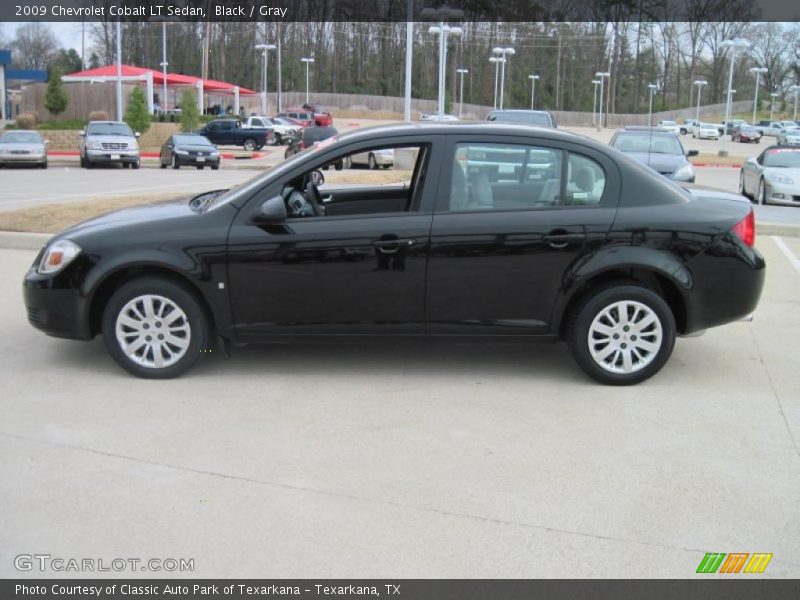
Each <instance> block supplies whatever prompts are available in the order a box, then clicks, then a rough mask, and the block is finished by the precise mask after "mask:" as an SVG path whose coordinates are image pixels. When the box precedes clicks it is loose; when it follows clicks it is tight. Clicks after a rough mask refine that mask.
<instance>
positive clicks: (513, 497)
mask: <svg viewBox="0 0 800 600" xmlns="http://www.w3.org/2000/svg"><path fill="white" fill-rule="evenodd" d="M757 243H758V247H759V248H760V249H761V251H762V252H763V253H764V255H765V256H766V258H767V262H768V277H767V283H766V288H765V290H764V295H763V297H762V301H761V304H760V306H759V309H758V311H757V313H756V316H755V320H754V321H753V322H750V323H746V322H739V323H734V324H731V325H728V326H725V327H721V328H718V329H714V330H710V331H708V332H707V333H706V335H704V336H702V337H699V338H691V339H679V340H678V343H677V345H676V348H675V352H674V355H673V357H672V359H671V361H670V362H669V363H668V365H667V366H666V368H665V369H664V370H663V371H662V372H661V373H660V374H658V375H657V376H656V377H654V378H653V379H651V380H649V381H647V382H645V383H643V384H641V385H639V386H635V387H630V388H611V387H603V386H600V385H597V384H595V383H593V382H592V381H590V380H588V379H587V378H586V377H585V376H584V375H582V373H581V372H580V371H579V369H578V368H577V366H576V365H575V364H574V363H573V361H572V360H571V358H570V356H569V353H568V351H567V349H566V347H565V346H564V345H561V344H559V345H555V346H553V345H550V344H543V345H530V346H527V345H487V346H483V345H473V344H434V343H416V342H415V343H410V342H409V343H404V344H399V345H390V344H385V345H369V346H358V345H353V346H350V345H346V346H341V345H337V346H332V345H311V346H308V345H285V346H274V347H248V348H236V349H234V351H233V356H232V358H231V359H230V360H229V361H226V360H224V359H223V358H222V357H221V356H217V355H215V354H211V355H209V356H207V357H204V359H203V361H202V362H201V364H199V365H198V366H197V367H196V368H195V369H194V370H193V371H192V372H191V373H189V374H188V375H187V376H184V377H183V378H180V379H177V380H170V381H145V380H139V379H135V378H132V377H130V376H128V375H127V374H125V373H124V372H123V371H122V370H121V369H119V368H118V367H117V366H116V365H114V364H113V363H112V361H111V359H110V358H109V357H108V356H107V355H106V352H105V349H104V347H103V343H102V341H100V340H95V341H93V342H89V343H84V342H71V341H65V340H57V339H53V338H48V337H46V336H44V335H42V334H41V333H39V332H37V331H35V330H34V329H33V328H32V327H30V326H29V325H28V323H27V322H26V318H25V309H24V306H23V304H22V298H21V293H20V292H21V290H20V281H21V279H22V276H23V274H24V272H25V271H26V269H27V268H28V266H29V265H30V263H31V261H32V260H33V257H34V254H35V253H34V252H32V251H20V250H0V331H2V333H3V335H2V337H1V338H0V364H2V371H3V372H2V375H3V377H2V381H3V394H2V395H0V407H1V408H2V415H3V418H2V422H1V424H0V477H2V480H3V481H4V482H6V483H5V485H4V486H3V490H4V491H3V500H2V511H0V531H2V541H3V543H2V544H1V545H0V576H3V577H20V576H26V574H25V573H20V572H17V571H15V570H14V567H13V562H12V560H13V556H14V555H16V554H18V553H20V552H25V553H49V554H51V555H52V556H60V557H65V558H69V557H104V558H106V559H107V560H111V559H112V558H115V557H138V558H142V559H147V558H150V557H160V558H163V557H174V558H193V559H194V560H195V571H194V575H196V576H199V577H210V576H216V575H218V574H220V573H225V574H226V575H227V576H230V577H247V576H251V575H252V573H254V572H257V573H259V575H260V576H262V577H605V576H608V575H609V574H611V573H613V575H614V576H616V577H676V578H683V577H691V576H693V574H694V573H695V569H696V568H697V565H698V563H699V562H700V560H701V559H702V558H703V555H704V553H705V552H771V553H773V554H774V558H773V559H772V562H771V563H770V565H769V567H768V569H767V570H766V572H765V573H764V576H766V577H770V576H771V577H797V576H800V558H798V557H800V537H798V535H797V523H798V522H800V450H799V448H798V446H799V445H800V378H798V376H797V367H796V355H797V334H798V328H800V316H799V315H800V300H799V299H800V261H798V257H800V239H798V238H780V239H777V238H771V237H767V236H761V237H760V238H759V239H758V242H757ZM31 575H35V576H39V575H40V574H39V573H36V572H33V573H31ZM45 575H48V574H45ZM49 575H65V574H64V573H51V574H49ZM66 575H70V574H69V573H66ZM77 575H80V574H77ZM131 575H134V576H135V575H137V573H132V574H131ZM160 575H167V576H169V575H171V574H170V573H161V574H160ZM176 575H180V573H176ZM73 576H74V574H73Z"/></svg>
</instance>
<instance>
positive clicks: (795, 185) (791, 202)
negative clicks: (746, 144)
mask: <svg viewBox="0 0 800 600" xmlns="http://www.w3.org/2000/svg"><path fill="white" fill-rule="evenodd" d="M739 192H740V193H741V194H742V195H744V196H746V197H748V198H751V199H753V198H755V199H756V200H757V202H758V203H759V204H782V205H784V206H800V146H770V147H769V148H767V149H766V150H764V151H763V152H762V153H761V154H759V155H758V156H757V157H754V158H748V159H747V161H746V162H745V163H744V164H743V165H742V169H741V171H740V172H739Z"/></svg>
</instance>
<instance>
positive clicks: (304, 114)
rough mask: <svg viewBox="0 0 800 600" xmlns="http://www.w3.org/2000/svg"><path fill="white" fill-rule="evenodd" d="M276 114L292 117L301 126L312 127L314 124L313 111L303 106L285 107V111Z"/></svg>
mask: <svg viewBox="0 0 800 600" xmlns="http://www.w3.org/2000/svg"><path fill="white" fill-rule="evenodd" d="M276 116H278V117H283V118H288V119H294V120H295V121H298V122H299V123H300V125H302V126H303V127H313V126H314V125H315V124H316V122H315V120H314V111H312V110H306V109H305V108H287V109H286V110H285V111H283V112H282V113H278V114H277V115H276Z"/></svg>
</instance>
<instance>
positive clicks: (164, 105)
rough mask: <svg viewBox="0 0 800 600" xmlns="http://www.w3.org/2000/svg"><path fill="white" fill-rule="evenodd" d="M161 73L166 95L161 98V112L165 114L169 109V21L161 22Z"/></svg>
mask: <svg viewBox="0 0 800 600" xmlns="http://www.w3.org/2000/svg"><path fill="white" fill-rule="evenodd" d="M160 64H161V75H162V77H163V79H164V82H163V83H164V85H163V93H164V97H163V98H162V99H161V102H160V103H159V104H161V113H162V114H164V113H165V111H166V110H167V65H168V64H169V63H168V62H167V22H166V21H162V22H161V63H160Z"/></svg>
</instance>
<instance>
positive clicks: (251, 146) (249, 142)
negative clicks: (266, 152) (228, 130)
mask: <svg viewBox="0 0 800 600" xmlns="http://www.w3.org/2000/svg"><path fill="white" fill-rule="evenodd" d="M242 145H243V146H244V149H245V150H247V151H248V152H252V151H253V150H255V149H256V146H258V144H257V143H256V141H255V140H254V139H252V138H247V139H246V140H245V141H244V143H243V144H242Z"/></svg>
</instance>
